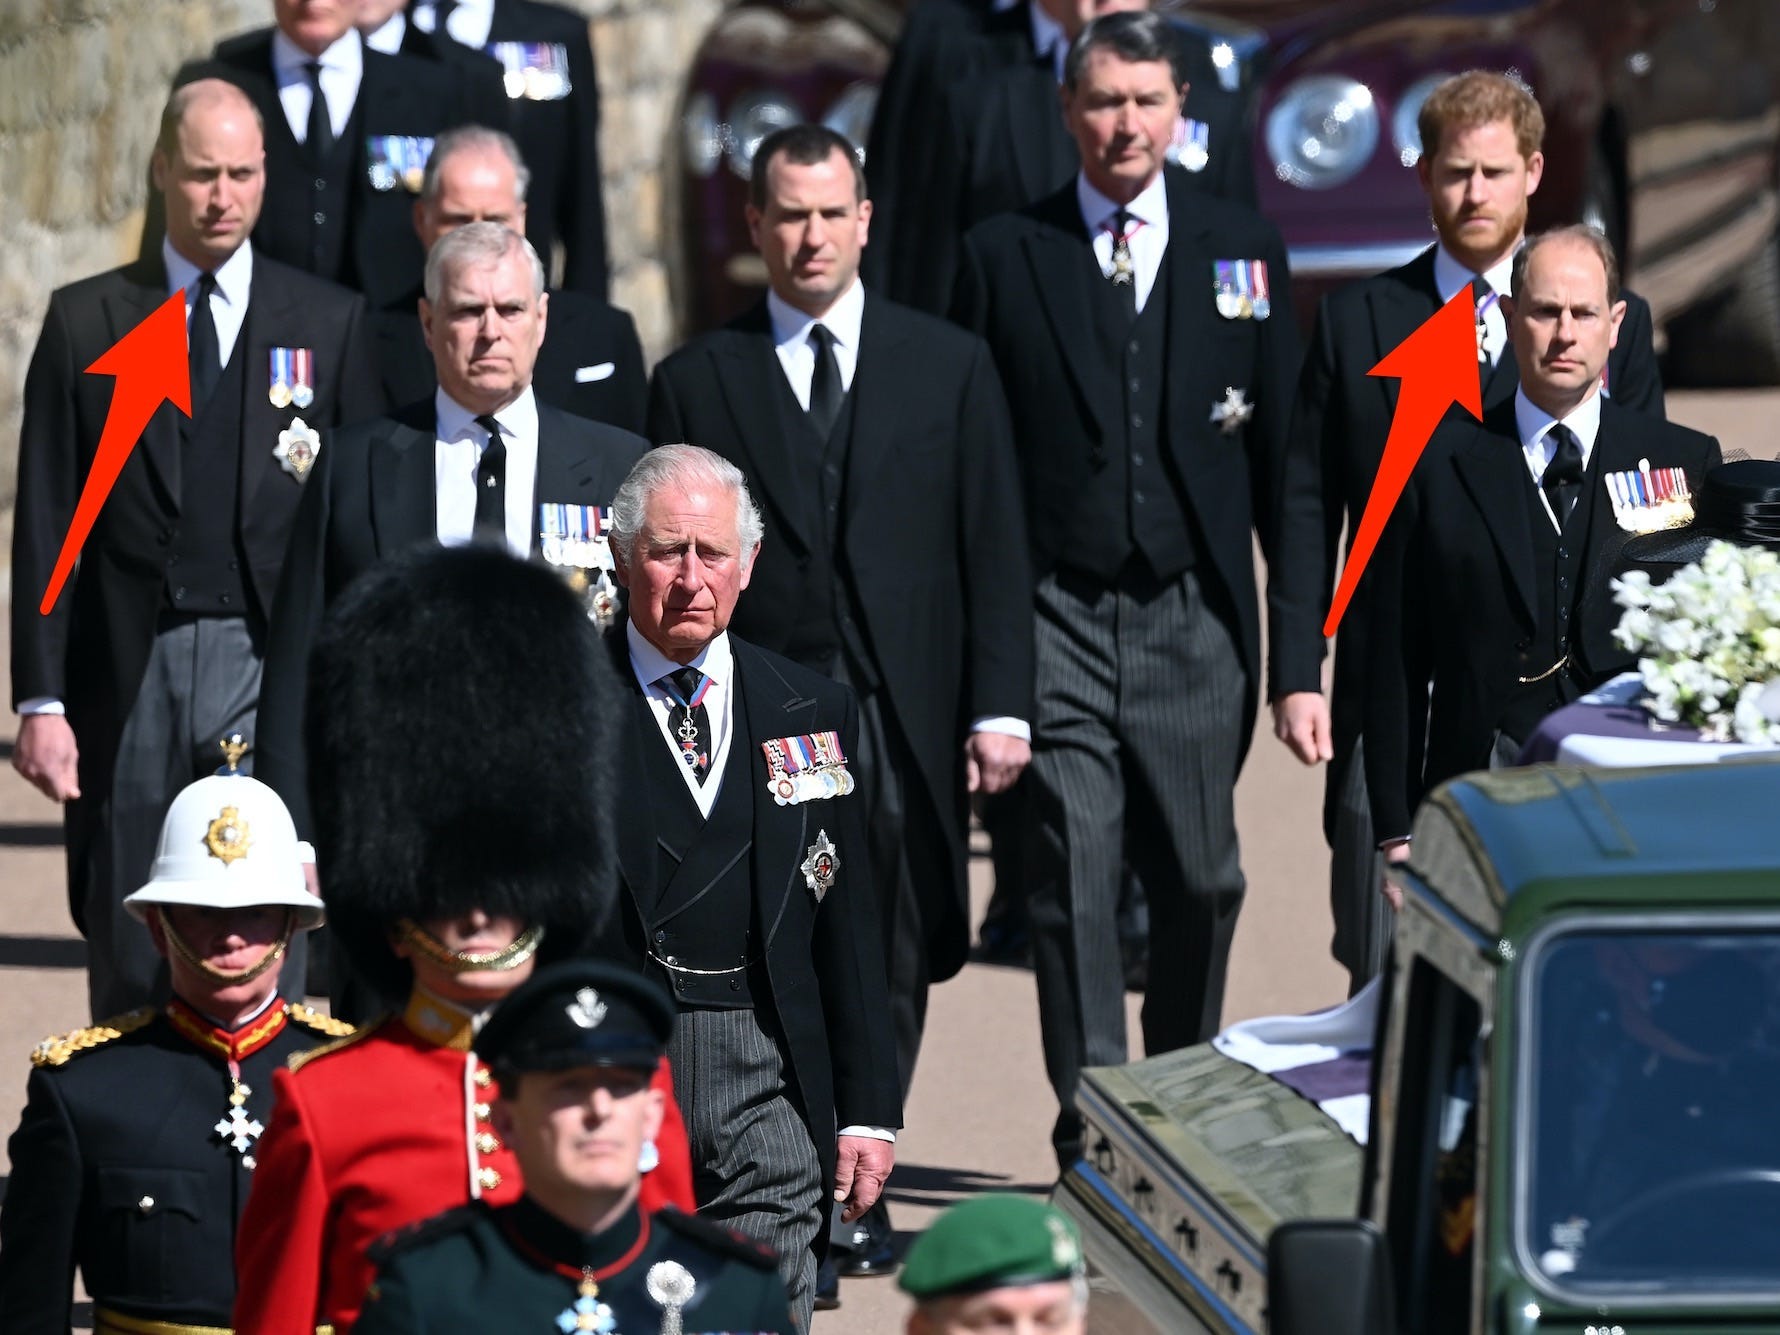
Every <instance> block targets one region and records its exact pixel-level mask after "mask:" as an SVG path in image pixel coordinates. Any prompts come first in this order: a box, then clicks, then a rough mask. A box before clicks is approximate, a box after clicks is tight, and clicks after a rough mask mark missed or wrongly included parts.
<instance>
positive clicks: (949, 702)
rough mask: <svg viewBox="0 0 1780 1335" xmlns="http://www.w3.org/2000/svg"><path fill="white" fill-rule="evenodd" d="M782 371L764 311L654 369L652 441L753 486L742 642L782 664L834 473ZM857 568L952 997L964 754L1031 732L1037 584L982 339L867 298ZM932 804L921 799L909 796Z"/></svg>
mask: <svg viewBox="0 0 1780 1335" xmlns="http://www.w3.org/2000/svg"><path fill="white" fill-rule="evenodd" d="M783 382H784V370H783V368H782V367H781V366H780V364H779V359H778V356H777V354H776V353H775V352H774V349H773V340H772V323H771V320H770V318H769V316H768V314H767V308H766V303H765V302H764V301H762V302H761V303H760V304H759V305H757V306H756V307H754V309H753V310H751V311H749V312H748V313H747V314H745V315H743V316H741V317H740V318H739V319H737V320H735V321H733V322H732V323H731V324H729V325H728V326H726V327H725V328H723V329H720V330H717V331H715V332H713V333H710V334H706V335H705V336H704V337H702V338H699V339H697V340H695V341H694V342H692V343H691V344H689V345H688V346H687V347H685V348H683V349H681V350H680V351H679V352H677V353H675V354H674V355H673V356H672V357H670V358H668V359H667V360H666V361H665V362H663V363H662V364H661V365H660V366H658V367H657V368H656V371H655V380H654V387H653V393H652V396H651V400H650V412H649V432H648V434H649V438H650V439H651V440H653V441H656V442H658V443H664V442H670V441H682V440H689V441H693V442H695V443H696V444H699V445H702V446H704V447H705V448H707V449H711V450H715V451H717V452H718V453H719V454H721V455H723V456H724V457H725V458H727V459H729V460H730V461H732V462H733V463H735V464H736V465H737V466H738V467H740V468H741V469H742V471H743V472H744V473H746V474H747V476H748V485H749V488H750V489H751V490H752V491H753V492H754V494H755V496H756V497H757V498H759V500H760V503H761V508H762V511H763V513H764V516H765V519H766V538H765V542H764V544H763V546H762V547H761V551H760V556H759V558H758V559H757V560H756V562H755V565H754V574H753V577H752V580H751V582H750V584H749V586H748V590H747V592H746V593H744V594H743V595H742V598H741V600H740V602H738V604H737V605H736V612H735V620H734V627H735V629H736V631H737V632H738V633H740V634H742V635H745V636H747V637H748V639H749V640H751V641H753V642H755V643H757V644H760V645H762V646H763V647H766V648H769V649H773V650H781V649H783V648H784V647H785V645H786V644H787V642H788V640H789V639H790V636H791V634H792V632H793V631H794V630H795V629H796V627H797V625H798V613H799V608H798V606H797V600H798V599H799V597H800V596H801V592H802V589H803V571H804V568H805V567H806V566H807V565H808V564H809V561H810V558H811V553H812V552H813V551H818V550H819V545H820V544H822V543H824V542H825V541H826V539H825V538H824V536H823V530H822V524H821V519H820V515H819V512H818V505H819V501H818V500H817V498H816V490H815V489H816V480H817V474H818V471H819V463H818V461H817V460H814V459H799V458H798V457H796V454H795V452H794V448H793V443H792V438H790V437H788V436H787V435H786V433H785V432H784V430H783V427H782V417H781V407H780V404H781V401H782V399H783V397H784V395H783ZM850 397H851V399H852V404H851V410H852V413H853V418H852V420H853V433H852V442H851V447H850V451H849V454H848V457H847V478H846V490H845V494H844V498H845V503H844V510H843V516H842V520H841V532H842V534H843V540H842V544H841V550H840V551H839V552H837V553H835V554H834V557H835V560H836V562H837V564H838V565H839V566H840V567H841V570H842V572H843V574H844V576H845V577H846V578H847V579H848V580H849V581H850V586H851V587H852V589H853V590H854V592H855V594H856V597H857V602H858V609H857V610H858V613H859V616H860V617H861V619H862V620H863V622H864V625H863V630H864V631H865V634H866V639H867V641H868V643H867V646H866V647H867V649H868V651H869V652H870V653H871V654H872V656H873V659H874V661H875V666H876V667H877V670H878V675H879V676H880V677H881V678H882V679H883V681H884V687H885V691H886V693H887V695H888V698H889V705H890V708H891V709H892V710H893V711H894V714H895V717H896V721H897V723H898V725H899V726H900V727H901V729H902V731H903V735H904V736H905V737H906V738H907V740H908V743H909V747H910V749H911V750H912V751H913V753H914V756H915V760H916V763H917V764H918V766H919V774H918V776H915V777H916V778H917V779H918V782H919V795H920V800H919V801H914V800H911V801H910V803H909V816H908V826H907V837H908V840H909V845H910V853H911V856H912V857H913V858H914V860H915V866H916V867H917V868H918V869H919V871H918V874H917V876H916V878H915V879H916V883H917V887H918V890H919V892H920V893H922V894H923V897H924V900H925V901H926V904H925V908H926V913H925V919H924V920H925V925H926V928H927V939H928V946H929V951H930V962H931V966H932V968H933V972H934V978H935V979H936V981H937V980H941V979H945V978H949V977H951V975H952V974H953V973H955V972H957V970H958V969H959V968H960V967H962V965H963V963H964V955H965V952H966V951H967V949H968V947H969V935H970V925H969V898H968V885H967V882H966V879H965V830H966V821H967V810H966V795H965V789H964V765H963V758H962V752H961V747H962V745H963V741H964V738H965V736H966V734H967V732H968V729H969V727H970V722H971V720H972V719H975V718H981V717H985V716H1000V715H1006V716H1012V717H1015V718H1022V719H1031V717H1032V710H1033V702H1032V581H1031V577H1030V573H1029V571H1028V569H1027V566H1026V561H1025V552H1026V550H1027V544H1026V525H1025V519H1024V516H1023V514H1022V511H1021V507H1020V501H1019V471H1018V468H1017V466H1016V465H1015V462H1014V454H1013V443H1012V439H1011V436H1010V433H1009V427H1008V416H1007V406H1006V401H1005V400H1004V399H1003V397H1002V393H1001V384H1000V381H999V380H998V379H997V377H996V374H995V367H994V363H993V361H992V360H991V358H990V356H989V350H988V349H987V348H986V347H984V346H983V343H982V341H981V340H980V339H976V338H972V337H970V336H969V335H968V334H965V333H963V332H961V331H960V330H958V329H955V328H953V327H952V326H950V325H947V324H944V323H942V322H941V321H938V320H934V319H931V318H929V317H927V316H924V315H921V314H919V313H917V312H914V311H910V310H907V309H905V308H904V307H901V306H898V305H896V304H895V303H894V302H890V301H886V300H884V299H883V298H882V297H879V296H876V295H868V296H867V298H866V302H865V316H864V321H863V323H862V325H861V330H860V347H859V359H858V363H857V366H856V367H855V371H854V379H853V386H852V391H851V395H850ZM914 796H915V793H914V791H911V798H914Z"/></svg>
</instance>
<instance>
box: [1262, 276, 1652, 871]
mask: <svg viewBox="0 0 1780 1335" xmlns="http://www.w3.org/2000/svg"><path fill="white" fill-rule="evenodd" d="M1434 253H1435V251H1434V247H1432V246H1430V247H1428V249H1427V250H1425V251H1423V252H1422V253H1421V254H1420V255H1418V256H1416V258H1415V259H1413V260H1411V261H1410V262H1409V263H1408V264H1405V265H1402V266H1400V267H1398V268H1395V269H1391V270H1389V271H1388V272H1386V273H1382V274H1379V275H1377V276H1376V277H1373V278H1365V279H1361V280H1360V281H1359V282H1356V283H1350V284H1348V285H1347V286H1346V287H1343V288H1341V289H1340V290H1339V291H1336V292H1333V293H1331V294H1330V295H1329V296H1327V297H1325V298H1323V301H1322V305H1321V307H1320V309H1319V310H1318V312H1317V320H1316V328H1315V331H1314V332H1313V334H1312V335H1311V343H1310V347H1309V348H1308V349H1307V351H1306V354H1305V359H1304V373H1303V376H1302V378H1301V379H1300V382H1299V385H1298V398H1297V403H1296V406H1295V408H1294V411H1293V417H1292V433H1291V447H1290V453H1289V455H1288V456H1287V463H1286V488H1285V500H1284V524H1285V529H1286V532H1287V534H1288V535H1289V536H1288V537H1287V538H1286V540H1285V546H1284V552H1283V556H1282V564H1281V567H1280V578H1281V580H1282V582H1283V583H1284V585H1285V587H1286V589H1287V591H1288V592H1287V595H1286V596H1288V597H1289V598H1290V599H1291V600H1292V602H1293V603H1294V605H1295V606H1298V607H1301V608H1302V609H1303V610H1304V612H1305V615H1304V616H1301V617H1299V618H1297V619H1296V620H1295V621H1294V624H1296V625H1298V626H1300V627H1302V628H1303V629H1304V631H1305V633H1306V634H1308V635H1309V636H1310V637H1311V642H1308V643H1306V644H1305V645H1304V646H1302V647H1301V648H1300V649H1299V650H1298V652H1299V653H1301V654H1308V653H1312V652H1317V651H1320V649H1321V647H1322V618H1323V616H1324V614H1325V613H1326V612H1327V611H1328V608H1329V603H1330V600H1331V598H1332V597H1333V596H1334V590H1335V574H1336V569H1337V565H1336V550H1337V547H1338V545H1339V544H1340V542H1341V533H1342V529H1343V527H1345V528H1346V529H1347V534H1348V536H1347V540H1348V542H1349V543H1351V542H1352V541H1353V531H1354V529H1355V528H1356V527H1357V526H1358V524H1359V522H1360V516H1361V515H1362V514H1363V513H1364V512H1365V509H1366V501H1367V498H1368V497H1369V496H1370V495H1371V492H1372V482H1373V479H1374V477H1376V475H1377V473H1378V465H1379V462H1380V460H1381V459H1382V458H1383V456H1384V443H1385V438H1386V437H1387V436H1388V435H1389V434H1390V428H1391V414H1392V413H1393V412H1394V411H1395V410H1396V407H1397V393H1398V385H1399V383H1400V382H1399V381H1397V380H1395V379H1393V378H1390V377H1385V376H1374V375H1368V374H1367V373H1368V372H1369V371H1370V370H1371V369H1372V368H1373V367H1374V366H1376V365H1377V364H1378V363H1379V362H1380V361H1381V360H1383V358H1384V357H1385V355H1386V354H1387V353H1389V352H1390V351H1391V350H1392V349H1393V348H1395V347H1396V346H1397V345H1398V344H1399V343H1401V342H1402V341H1403V340H1404V339H1406V338H1408V337H1409V336H1410V335H1411V334H1413V333H1414V332H1415V331H1416V330H1417V329H1419V328H1420V327H1421V326H1422V324H1423V323H1424V322H1425V321H1426V320H1427V319H1428V318H1429V317H1430V316H1432V315H1433V314H1434V312H1435V311H1437V310H1439V309H1440V306H1441V304H1442V303H1441V300H1440V292H1439V289H1438V288H1437V287H1436V286H1435V284H1434ZM1624 295H1625V301H1626V316H1625V322H1624V324H1623V325H1622V326H1621V328H1620V333H1619V343H1618V346H1616V347H1615V348H1614V349H1613V351H1612V353H1611V354H1609V356H1608V359H1607V379H1608V384H1609V386H1610V393H1611V397H1612V400H1613V402H1614V403H1616V404H1618V405H1619V406H1620V407H1623V408H1635V409H1637V410H1639V411H1641V412H1646V413H1649V414H1651V415H1652V416H1655V417H1658V418H1660V417H1662V415H1663V385H1662V377H1661V374H1660V372H1659V370H1658V367H1657V361H1656V351H1655V349H1654V347H1653V346H1652V345H1651V320H1650V305H1649V303H1648V302H1646V301H1645V300H1644V299H1643V298H1642V297H1640V296H1638V295H1636V294H1635V293H1631V292H1627V293H1625V294H1624ZM1519 385H1520V372H1519V369H1518V367H1517V366H1516V365H1515V361H1514V350H1513V348H1512V347H1508V348H1505V349H1504V351H1503V355H1502V356H1501V358H1500V359H1498V361H1497V363H1496V366H1495V368H1494V369H1493V371H1492V372H1491V374H1490V375H1489V377H1488V378H1487V379H1486V380H1485V382H1484V384H1483V402H1484V408H1485V411H1488V410H1489V409H1490V408H1492V407H1496V406H1499V405H1500V404H1503V403H1509V402H1512V401H1513V398H1514V391H1515V389H1516V388H1518V387H1519ZM1453 412H1454V413H1455V414H1456V415H1461V416H1463V415H1465V414H1464V410H1463V409H1454V410H1453ZM1466 420H1467V421H1469V420H1471V419H1470V418H1469V417H1468V416H1466ZM1369 584H1370V581H1369V580H1362V581H1361V587H1360V588H1359V589H1358V590H1356V591H1355V595H1354V597H1353V598H1352V599H1351V600H1350V602H1349V604H1348V607H1347V610H1346V612H1344V613H1343V614H1342V619H1341V628H1340V631H1339V639H1338V641H1337V645H1336V654H1335V683H1334V698H1333V702H1332V704H1333V713H1334V719H1333V722H1334V732H1335V737H1334V741H1335V761H1334V764H1333V766H1332V767H1331V769H1330V774H1329V782H1328V785H1327V788H1326V792H1327V794H1328V796H1327V800H1326V802H1325V806H1324V825H1325V829H1326V830H1327V831H1328V832H1329V833H1330V835H1331V837H1333V829H1334V826H1333V821H1334V816H1335V798H1336V796H1337V795H1338V794H1339V793H1340V791H1341V786H1342V775H1343V774H1344V773H1345V767H1346V765H1347V764H1348V762H1349V760H1350V759H1351V757H1352V755H1353V749H1354V743H1355V742H1356V741H1357V740H1358V738H1359V735H1360V723H1361V717H1362V715H1363V713H1364V711H1365V705H1364V699H1365V671H1366V648H1365V645H1366V636H1367V629H1366V627H1367V621H1368V616H1369V613H1368V610H1367V598H1366V592H1367V586H1368V585H1369Z"/></svg>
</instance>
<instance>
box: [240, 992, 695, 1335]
mask: <svg viewBox="0 0 1780 1335" xmlns="http://www.w3.org/2000/svg"><path fill="white" fill-rule="evenodd" d="M470 1038H471V1029H470V1024H469V1017H468V1016H467V1015H465V1014H464V1013H463V1012H461V1011H458V1010H456V1009H455V1008H452V1007H449V1006H446V1005H444V1004H443V1003H441V1002H438V1001H436V1000H434V999H433V998H431V997H427V996H425V995H423V994H421V993H419V992H416V993H415V994H414V996H413V997H412V998H410V1000H409V1003H408V1008H407V1010H406V1011H405V1012H404V1013H403V1014H402V1015H401V1016H400V1017H396V1016H391V1017H389V1018H388V1019H386V1020H384V1021H382V1022H381V1023H379V1024H376V1025H373V1026H371V1027H369V1028H368V1029H365V1030H361V1031H360V1032H359V1033H357V1034H355V1035H353V1036H352V1037H351V1038H346V1039H342V1040H340V1041H339V1042H338V1043H335V1044H331V1045H328V1046H326V1047H322V1048H320V1049H317V1050H316V1051H315V1052H312V1053H307V1054H304V1055H303V1056H301V1057H298V1058H295V1059H293V1060H292V1062H291V1069H289V1070H282V1071H279V1072H278V1073H277V1074H276V1075H275V1076H273V1082H272V1083H273V1090H274V1098H273V1106H272V1124H271V1126H270V1127H268V1128H267V1130H266V1134H265V1136H264V1137H263V1138H262V1139H261V1140H260V1142H259V1145H258V1146H257V1157H258V1160H259V1164H258V1167H257V1168H256V1169H255V1170H254V1174H253V1189H252V1191H251V1192H250V1193H249V1194H248V1198H247V1209H246V1212H245V1213H244V1214H243V1216H242V1219H241V1230H240V1233H239V1235H238V1238H239V1240H238V1242H237V1245H236V1256H235V1261H236V1270H237V1272H238V1274H237V1281H238V1283H237V1291H236V1299H235V1322H234V1324H235V1329H236V1331H238V1332H239V1333H240V1335H299V1333H300V1335H314V1331H315V1328H316V1326H317V1325H320V1324H332V1325H333V1326H334V1328H335V1329H336V1330H340V1331H345V1330H349V1329H350V1328H351V1326H352V1323H353V1321H354V1320H355V1319H356V1318H357V1317H358V1310H359V1305H360V1304H361V1303H362V1302H363V1301H364V1297H365V1290H366V1287H367V1286H368V1285H369V1284H370V1281H371V1276H372V1267H371V1265H370V1263H369V1262H368V1261H367V1260H366V1259H365V1250H366V1248H368V1247H369V1246H370V1245H371V1243H372V1242H374V1241H376V1240H377V1239H378V1238H379V1237H381V1236H382V1235H383V1234H385V1233H387V1232H389V1231H391V1230H392V1229H397V1228H400V1227H402V1226H403V1225H405V1224H412V1223H414V1222H416V1221H417V1220H420V1219H425V1218H427V1217H428V1216H429V1215H434V1214H438V1213H439V1212H441V1211H443V1210H449V1209H453V1208H455V1207H457V1206H460V1205H464V1204H467V1203H468V1202H469V1201H470V1200H472V1199H475V1198H478V1197H480V1198H481V1199H483V1200H486V1201H488V1202H489V1203H490V1204H492V1205H506V1204H508V1203H510V1202H512V1201H514V1200H517V1199H518V1198H519V1194H520V1185H521V1184H520V1180H519V1165H518V1163H517V1162H516V1161H515V1160H514V1158H513V1153H512V1151H511V1150H509V1149H508V1148H507V1147H506V1145H504V1144H503V1143H502V1142H501V1140H500V1138H499V1137H498V1136H496V1135H495V1132H494V1128H493V1127H492V1126H491V1125H490V1124H489V1121H488V1104H489V1101H490V1099H491V1098H492V1097H493V1096H494V1093H495V1090H494V1082H493V1080H492V1079H491V1078H490V1077H489V1073H488V1070H487V1068H486V1067H484V1066H483V1065H482V1064H481V1063H480V1062H478V1061H477V1060H476V1059H475V1057H474V1056H473V1055H472V1054H471V1053H470V1051H469V1044H470ZM654 1087H655V1088H657V1089H659V1090H661V1091H662V1092H663V1094H664V1095H665V1096H666V1098H667V1116H666V1118H665V1120H664V1121H663V1123H662V1128H661V1135H660V1136H659V1137H658V1138H657V1140H656V1148H657V1150H658V1151H659V1152H660V1155H661V1163H660V1165H659V1166H658V1167H657V1168H656V1169H655V1170H654V1171H653V1172H650V1173H648V1174H645V1175H644V1177H643V1185H642V1194H641V1198H640V1199H641V1204H642V1206H643V1208H645V1209H649V1210H653V1209H657V1208H659V1207H660V1206H662V1205H673V1206H677V1207H678V1208H680V1209H682V1210H688V1211H689V1210H692V1209H693V1208H694V1205H695V1203H694V1201H693V1199H692V1163H691V1159H690V1156H689V1154H688V1151H687V1145H686V1127H685V1124H684V1123H683V1122H682V1121H681V1120H680V1110H679V1107H678V1106H677V1105H676V1104H675V1103H674V1093H673V1079H672V1076H671V1074H670V1072H669V1070H668V1066H667V1063H666V1062H665V1061H664V1062H663V1063H662V1064H661V1069H660V1070H658V1071H657V1072H656V1073H655V1080H654Z"/></svg>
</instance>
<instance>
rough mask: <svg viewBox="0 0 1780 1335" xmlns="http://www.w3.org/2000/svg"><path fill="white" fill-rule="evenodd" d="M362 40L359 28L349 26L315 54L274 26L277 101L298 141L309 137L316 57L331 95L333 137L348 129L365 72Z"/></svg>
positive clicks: (322, 85) (328, 92) (328, 93)
mask: <svg viewBox="0 0 1780 1335" xmlns="http://www.w3.org/2000/svg"><path fill="white" fill-rule="evenodd" d="M360 41H361V39H360V37H359V35H358V29H356V28H348V29H347V30H346V35H345V36H344V37H342V38H340V40H339V41H337V42H335V43H334V44H333V45H332V46H330V47H329V48H328V49H327V50H326V51H323V52H322V53H321V54H320V55H319V56H312V55H310V54H309V53H308V52H307V51H305V50H303V48H302V47H300V46H298V45H297V44H296V43H295V42H293V41H291V39H290V38H288V37H286V36H285V35H284V33H283V31H282V30H280V29H276V28H275V29H273V31H272V72H273V74H274V76H275V77H276V78H277V81H278V102H279V105H281V106H282V107H283V108H284V119H285V120H287V121H288V122H290V132H291V133H292V134H294V135H295V136H296V137H297V142H298V143H299V144H301V143H303V142H305V141H306V140H307V139H308V138H309V103H310V100H311V96H312V95H311V93H310V91H309V62H310V61H313V60H319V61H320V62H321V91H322V92H323V93H324V94H325V95H326V96H327V99H328V121H329V123H330V124H331V125H332V126H333V127H334V138H335V139H338V138H339V137H340V136H341V135H343V134H345V133H346V122H347V121H349V120H351V119H352V105H353V103H355V102H357V101H358V86H359V81H360V80H361V79H363V78H364V75H365V51H364V47H363V46H361V45H360Z"/></svg>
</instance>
